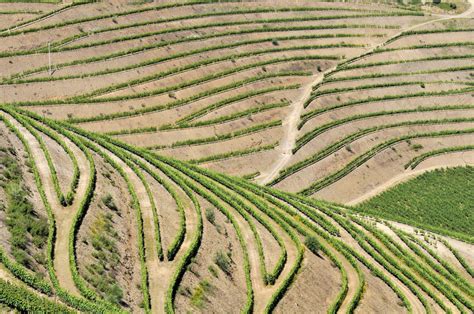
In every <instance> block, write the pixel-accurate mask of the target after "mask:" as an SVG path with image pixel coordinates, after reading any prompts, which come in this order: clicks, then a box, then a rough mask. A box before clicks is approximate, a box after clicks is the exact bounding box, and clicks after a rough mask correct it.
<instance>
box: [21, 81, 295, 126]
mask: <svg viewBox="0 0 474 314" xmlns="http://www.w3.org/2000/svg"><path fill="white" fill-rule="evenodd" d="M264 79H266V77H262V76H258V77H253V78H251V79H246V80H243V81H238V82H236V83H231V84H229V85H225V86H220V87H217V88H215V89H212V90H208V91H204V92H201V93H199V94H197V95H194V96H191V97H188V98H185V99H181V100H177V101H174V102H171V103H168V104H165V105H161V104H160V105H152V106H148V107H145V108H141V109H135V110H131V111H125V112H116V113H111V114H101V115H98V116H94V117H88V118H72V119H68V120H67V122H70V123H86V122H97V121H104V120H112V119H118V118H125V117H130V116H137V115H143V114H147V113H151V112H158V111H163V110H169V109H173V108H177V107H181V106H185V105H187V104H189V103H192V102H193V101H197V100H199V99H202V98H205V97H209V96H211V95H214V94H217V93H220V92H223V91H228V90H231V89H235V88H238V87H241V86H243V85H246V84H249V83H253V82H257V81H259V80H264ZM298 87H299V85H298V86H297V85H289V86H279V87H278V88H277V87H272V88H275V90H286V89H296V88H298ZM272 88H270V89H269V90H271V89H272ZM249 93H250V92H249ZM240 96H241V97H244V96H242V95H240ZM25 105H26V104H25Z"/></svg>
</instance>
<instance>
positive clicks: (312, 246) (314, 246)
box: [304, 236, 320, 254]
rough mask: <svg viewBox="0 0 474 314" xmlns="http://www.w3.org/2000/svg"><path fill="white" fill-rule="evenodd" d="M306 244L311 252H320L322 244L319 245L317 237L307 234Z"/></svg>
mask: <svg viewBox="0 0 474 314" xmlns="http://www.w3.org/2000/svg"><path fill="white" fill-rule="evenodd" d="M304 244H305V245H306V247H307V248H308V249H309V250H310V251H311V252H313V253H314V254H318V252H319V250H320V245H319V242H318V240H316V238H315V237H312V236H307V237H306V239H305V241H304Z"/></svg>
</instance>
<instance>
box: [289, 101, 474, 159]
mask: <svg viewBox="0 0 474 314" xmlns="http://www.w3.org/2000/svg"><path fill="white" fill-rule="evenodd" d="M473 108H474V105H458V106H456V105H454V106H435V107H418V108H415V109H401V110H387V111H377V112H370V113H364V114H357V115H354V116H349V117H346V118H342V119H339V120H334V121H332V122H328V123H326V124H323V125H322V126H320V127H317V128H315V129H313V130H311V131H308V132H307V133H305V134H303V135H302V136H301V137H299V138H298V139H297V140H296V145H295V148H294V149H293V151H294V152H295V153H296V152H297V151H298V150H299V149H301V147H303V146H304V145H306V144H307V143H309V142H310V141H312V140H313V139H314V138H315V137H316V136H318V135H320V134H322V133H324V132H326V131H327V130H330V129H332V128H335V127H337V126H339V125H342V124H345V123H348V122H353V121H357V120H361V119H367V118H373V117H379V116H390V115H398V114H406V113H417V112H436V111H451V110H466V109H473ZM304 122H306V121H304ZM304 122H303V121H302V122H301V123H304ZM300 125H301V124H300Z"/></svg>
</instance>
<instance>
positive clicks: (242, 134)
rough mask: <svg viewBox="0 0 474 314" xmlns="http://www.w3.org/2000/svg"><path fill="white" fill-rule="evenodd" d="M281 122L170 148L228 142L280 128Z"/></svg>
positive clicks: (175, 143)
mask: <svg viewBox="0 0 474 314" xmlns="http://www.w3.org/2000/svg"><path fill="white" fill-rule="evenodd" d="M281 124H282V121H281V120H276V121H271V122H268V123H262V124H257V125H254V126H251V127H248V128H246V129H242V130H238V131H235V132H230V133H226V134H221V135H215V136H212V137H206V138H200V139H191V140H184V141H179V142H174V143H173V144H172V145H171V148H176V147H183V146H192V145H204V144H210V143H215V142H220V141H225V140H230V139H233V138H236V137H241V136H244V135H249V134H252V133H257V132H260V131H264V130H267V129H271V128H274V127H278V126H281Z"/></svg>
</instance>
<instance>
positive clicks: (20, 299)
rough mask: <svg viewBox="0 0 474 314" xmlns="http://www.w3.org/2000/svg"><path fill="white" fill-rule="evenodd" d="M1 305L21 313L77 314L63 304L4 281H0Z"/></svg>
mask: <svg viewBox="0 0 474 314" xmlns="http://www.w3.org/2000/svg"><path fill="white" fill-rule="evenodd" d="M0 304H6V305H8V306H9V307H10V308H13V309H16V310H18V311H19V312H21V313H75V311H72V310H71V309H69V308H67V307H65V306H64V305H62V304H59V303H56V302H53V301H50V300H49V299H47V298H45V297H41V296H38V295H36V294H35V293H33V292H31V291H30V290H28V289H25V288H23V287H20V286H16V285H13V284H11V283H9V282H7V281H5V280H3V279H0Z"/></svg>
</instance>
